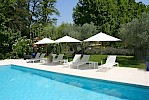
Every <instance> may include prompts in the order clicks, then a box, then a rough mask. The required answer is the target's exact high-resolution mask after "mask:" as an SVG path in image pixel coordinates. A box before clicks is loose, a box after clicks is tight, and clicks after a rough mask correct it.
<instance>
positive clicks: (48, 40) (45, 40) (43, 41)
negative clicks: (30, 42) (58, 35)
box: [35, 38, 54, 44]
mask: <svg viewBox="0 0 149 100" xmlns="http://www.w3.org/2000/svg"><path fill="white" fill-rule="evenodd" d="M48 43H54V41H53V40H51V39H49V38H44V39H42V40H40V41H38V42H36V43H35V44H48Z"/></svg>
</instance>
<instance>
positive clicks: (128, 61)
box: [90, 55, 145, 69]
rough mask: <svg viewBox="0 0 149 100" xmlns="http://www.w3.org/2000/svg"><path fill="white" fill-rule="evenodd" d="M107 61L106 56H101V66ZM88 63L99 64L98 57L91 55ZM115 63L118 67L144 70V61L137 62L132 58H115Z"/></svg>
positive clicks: (119, 56)
mask: <svg viewBox="0 0 149 100" xmlns="http://www.w3.org/2000/svg"><path fill="white" fill-rule="evenodd" d="M106 59H107V55H102V61H103V64H104V63H105V61H106ZM90 61H95V62H100V55H91V57H90ZM116 62H118V63H119V66H120V67H132V68H141V69H145V61H138V60H135V59H134V56H121V55H118V56H117V60H116Z"/></svg>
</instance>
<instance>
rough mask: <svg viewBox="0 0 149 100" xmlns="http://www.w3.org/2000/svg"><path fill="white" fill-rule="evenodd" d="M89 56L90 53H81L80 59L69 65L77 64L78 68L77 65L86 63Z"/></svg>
mask: <svg viewBox="0 0 149 100" xmlns="http://www.w3.org/2000/svg"><path fill="white" fill-rule="evenodd" d="M89 58H90V55H83V57H82V59H81V60H80V61H77V62H74V63H72V64H71V66H70V67H72V66H77V68H79V66H81V65H84V64H86V63H88V62H89Z"/></svg>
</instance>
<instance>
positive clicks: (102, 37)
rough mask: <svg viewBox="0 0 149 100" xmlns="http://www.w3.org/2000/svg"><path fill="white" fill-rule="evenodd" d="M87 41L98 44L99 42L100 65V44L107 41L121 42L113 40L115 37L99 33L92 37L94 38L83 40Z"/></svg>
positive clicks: (116, 39)
mask: <svg viewBox="0 0 149 100" xmlns="http://www.w3.org/2000/svg"><path fill="white" fill-rule="evenodd" d="M87 41H99V42H101V49H100V51H101V56H100V57H101V58H100V62H101V64H102V42H106V41H107V42H108V41H121V39H118V38H115V37H112V36H110V35H107V34H105V33H102V32H100V33H98V34H96V35H94V36H92V37H90V38H88V39H86V40H84V42H87Z"/></svg>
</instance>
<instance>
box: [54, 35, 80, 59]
mask: <svg viewBox="0 0 149 100" xmlns="http://www.w3.org/2000/svg"><path fill="white" fill-rule="evenodd" d="M69 42H73V43H75V42H81V41H80V40H77V39H75V38H72V37H70V36H64V37H62V38H59V39H57V40H55V43H66V45H67V43H69ZM66 49H67V48H66ZM66 52H68V50H66ZM66 54H67V53H66ZM66 57H67V59H68V54H67V55H66Z"/></svg>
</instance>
